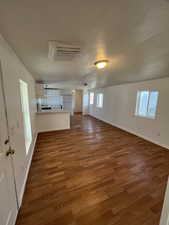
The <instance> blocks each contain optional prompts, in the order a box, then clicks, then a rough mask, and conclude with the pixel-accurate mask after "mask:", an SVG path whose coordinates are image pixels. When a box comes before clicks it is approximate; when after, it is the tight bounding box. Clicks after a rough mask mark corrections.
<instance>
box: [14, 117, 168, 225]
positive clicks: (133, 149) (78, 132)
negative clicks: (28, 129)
mask: <svg viewBox="0 0 169 225" xmlns="http://www.w3.org/2000/svg"><path fill="white" fill-rule="evenodd" d="M168 175H169V151H167V150H166V149H164V148H162V147H159V146H157V145H154V144H152V143H150V142H147V141H145V140H143V139H141V138H139V137H136V136H134V135H132V134H129V133H127V132H125V131H122V130H120V129H118V128H115V127H112V126H110V125H108V124H106V123H103V122H101V121H99V120H96V119H94V118H92V117H89V116H84V117H83V116H81V115H76V116H75V117H73V118H72V129H71V130H66V131H55V132H48V133H41V134H39V136H38V139H37V144H36V152H35V154H34V157H33V162H32V166H31V170H30V173H29V178H28V182H27V186H26V191H25V195H24V200H23V206H22V208H21V210H20V213H19V216H18V220H17V225H158V224H159V218H160V213H161V209H162V203H163V198H164V192H165V187H166V182H167V177H168Z"/></svg>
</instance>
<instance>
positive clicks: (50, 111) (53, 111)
mask: <svg viewBox="0 0 169 225" xmlns="http://www.w3.org/2000/svg"><path fill="white" fill-rule="evenodd" d="M50 113H71V112H70V111H66V110H45V111H38V112H37V114H50Z"/></svg>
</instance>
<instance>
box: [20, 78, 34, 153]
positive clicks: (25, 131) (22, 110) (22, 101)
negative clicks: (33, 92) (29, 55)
mask: <svg viewBox="0 0 169 225" xmlns="http://www.w3.org/2000/svg"><path fill="white" fill-rule="evenodd" d="M23 86H26V90H27V100H26V101H27V109H28V111H27V112H26V113H27V114H28V120H29V128H30V130H29V132H30V133H29V137H28V136H27V134H28V133H27V129H28V128H27V127H26V126H25V112H24V99H23V92H22V88H23ZM19 89H20V104H21V113H22V122H23V129H24V143H25V150H26V155H28V153H29V150H30V147H31V144H32V140H33V133H32V123H31V110H30V102H29V86H28V83H27V82H26V81H24V80H22V79H19ZM27 137H28V138H29V139H30V140H29V141H30V142H29V143H28V144H27Z"/></svg>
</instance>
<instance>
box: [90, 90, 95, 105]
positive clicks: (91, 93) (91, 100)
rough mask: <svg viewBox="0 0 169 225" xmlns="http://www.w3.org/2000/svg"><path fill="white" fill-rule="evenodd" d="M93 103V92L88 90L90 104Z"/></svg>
mask: <svg viewBox="0 0 169 225" xmlns="http://www.w3.org/2000/svg"><path fill="white" fill-rule="evenodd" d="M93 104H94V92H90V105H93Z"/></svg>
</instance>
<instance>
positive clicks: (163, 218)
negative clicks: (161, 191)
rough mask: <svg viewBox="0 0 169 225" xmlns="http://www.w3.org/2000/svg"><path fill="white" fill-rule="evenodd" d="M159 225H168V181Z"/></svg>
mask: <svg viewBox="0 0 169 225" xmlns="http://www.w3.org/2000/svg"><path fill="white" fill-rule="evenodd" d="M160 225H169V180H168V184H167V188H166V193H165V198H164V205H163V210H162V214H161V219H160Z"/></svg>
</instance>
